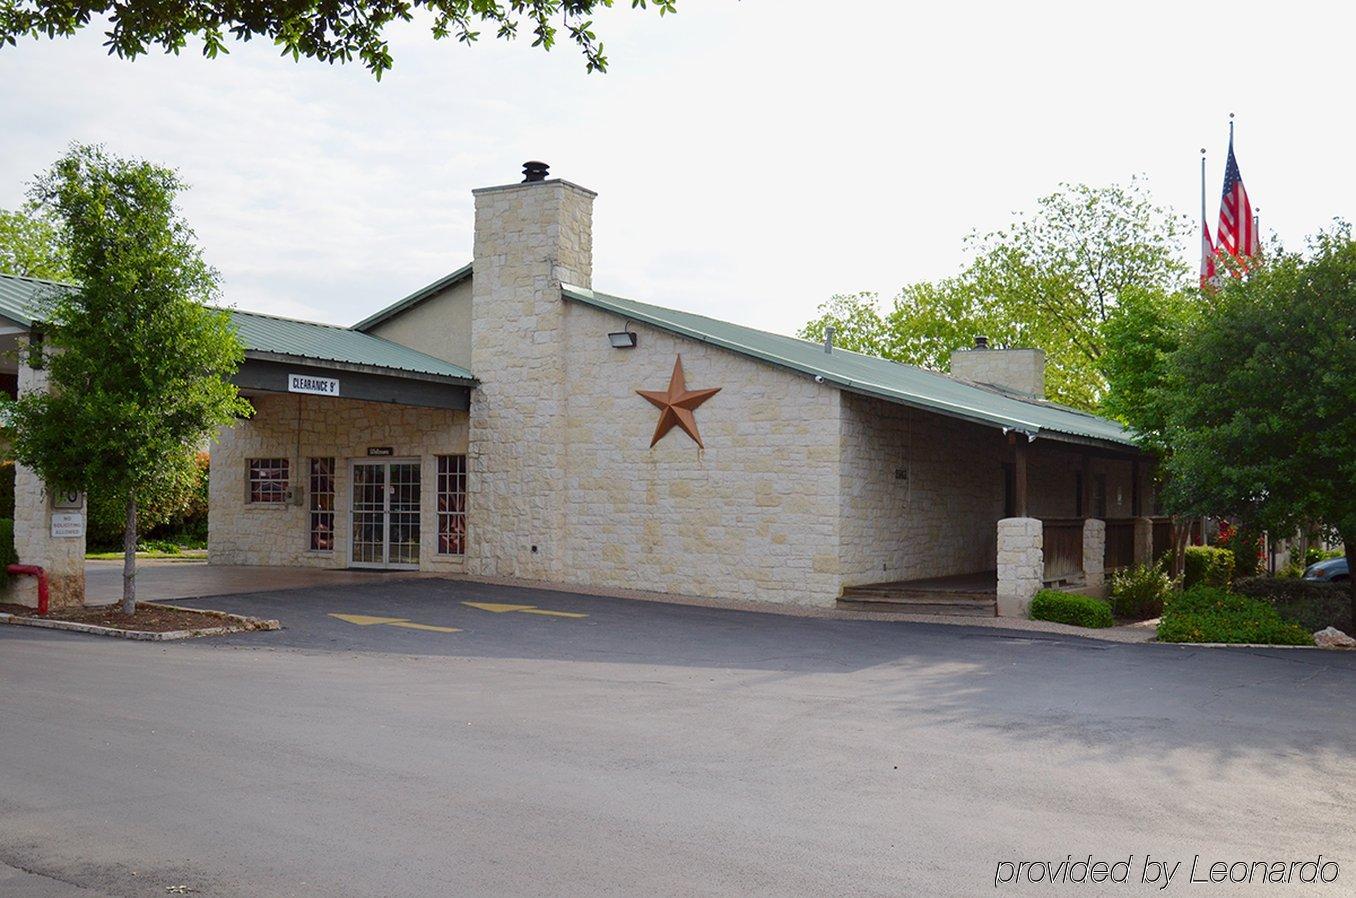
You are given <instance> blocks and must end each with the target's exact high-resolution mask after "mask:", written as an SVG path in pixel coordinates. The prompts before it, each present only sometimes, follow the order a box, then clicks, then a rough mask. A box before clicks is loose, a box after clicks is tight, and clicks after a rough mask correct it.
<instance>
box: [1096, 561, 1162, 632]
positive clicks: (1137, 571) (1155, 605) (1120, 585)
mask: <svg viewBox="0 0 1356 898" xmlns="http://www.w3.org/2000/svg"><path fill="white" fill-rule="evenodd" d="M1109 592H1110V595H1111V610H1112V612H1113V613H1115V615H1116V616H1117V617H1128V618H1133V619H1135V620H1148V619H1149V618H1151V617H1158V616H1159V615H1160V614H1162V613H1163V602H1164V600H1166V599H1167V597H1168V596H1169V595H1171V594H1172V578H1171V577H1169V576H1168V575H1167V574H1166V573H1164V572H1163V568H1162V567H1161V566H1160V565H1157V564H1154V565H1148V564H1137V565H1135V566H1134V567H1131V568H1126V569H1125V570H1123V571H1117V572H1116V573H1115V574H1112V575H1111V587H1110V590H1109Z"/></svg>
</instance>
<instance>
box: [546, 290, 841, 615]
mask: <svg viewBox="0 0 1356 898" xmlns="http://www.w3.org/2000/svg"><path fill="white" fill-rule="evenodd" d="M565 321H566V344H565V350H566V351H565V353H564V357H565V360H566V361H565V364H566V372H567V374H566V377H567V384H568V391H567V396H568V399H567V405H568V413H567V424H566V443H567V447H568V448H567V451H566V456H565V457H566V485H567V493H568V502H567V505H566V512H565V516H566V523H565V536H566V538H565V543H566V562H567V570H568V577H569V579H570V580H572V581H575V582H580V583H585V584H588V585H593V586H607V587H614V588H629V589H639V590H655V591H661V592H671V593H684V594H695V595H702V596H711V597H717V598H726V599H752V600H760V601H774V602H790V603H801V604H817V605H831V604H832V603H833V601H834V600H835V599H836V598H837V596H838V592H839V583H838V570H837V569H838V554H837V545H838V532H837V528H838V515H837V509H838V485H839V480H838V438H839V435H838V428H839V409H838V404H839V395H840V394H839V392H838V390H836V389H833V388H831V387H827V386H823V385H820V384H816V383H815V382H814V380H813V379H812V378H810V377H806V376H803V375H797V374H794V373H791V372H787V371H785V370H783V369H779V368H776V367H773V366H771V365H768V364H765V363H761V362H756V361H754V360H752V359H748V358H746V357H744V356H741V355H738V354H736V353H733V352H729V351H727V350H723V349H719V348H716V347H713V346H710V345H708V344H704V343H700V342H697V341H694V340H688V339H685V338H682V337H678V336H675V335H672V334H669V333H668V332H665V331H661V330H658V329H655V328H651V327H648V326H644V325H634V326H633V329H634V330H635V331H636V332H637V334H638V336H639V345H638V346H637V347H636V348H635V349H625V350H619V349H613V348H611V347H610V346H609V344H608V339H607V334H608V333H609V332H610V331H619V330H621V329H622V327H623V325H624V322H623V321H622V320H620V319H618V318H616V317H615V316H613V315H610V314H607V313H604V312H601V311H598V310H596V309H593V308H590V307H588V306H584V305H580V304H576V303H572V302H568V301H567V302H566V303H565ZM679 354H681V355H682V359H683V367H684V369H685V371H686V374H687V386H688V388H689V389H703V388H708V387H720V388H721V392H720V393H718V394H717V395H716V396H715V397H713V398H712V399H710V400H708V401H707V402H706V403H705V404H703V405H702V406H701V407H700V408H699V409H697V411H696V419H697V425H698V428H699V430H700V432H701V436H702V438H703V440H704V442H705V444H706V449H705V451H703V450H700V449H698V448H697V445H696V444H695V443H693V442H692V440H691V439H689V438H688V436H687V435H686V434H684V433H682V432H681V431H680V430H677V429H675V430H672V431H670V432H669V433H668V435H667V436H665V437H664V438H663V439H662V440H661V441H660V442H659V444H658V445H657V446H655V447H654V448H653V449H651V448H650V439H651V437H652V435H653V433H654V429H655V425H656V423H657V421H658V419H659V410H658V409H657V408H655V407H654V406H652V405H650V404H649V403H648V402H647V401H646V400H645V399H643V398H642V397H640V396H638V395H636V390H637V389H646V390H664V389H666V388H667V386H668V383H669V377H670V375H671V373H672V371H673V363H674V359H675V357H676V356H677V355H679Z"/></svg>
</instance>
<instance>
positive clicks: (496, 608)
mask: <svg viewBox="0 0 1356 898" xmlns="http://www.w3.org/2000/svg"><path fill="white" fill-rule="evenodd" d="M462 604H463V605H470V606H471V607H472V608H479V609H480V610H481V611H489V612H492V613H494V614H505V613H507V612H509V611H519V612H522V613H523V614H540V615H542V616H544V617H573V618H580V617H588V615H587V614H580V613H578V612H576V611H547V610H546V609H544V608H538V607H537V606H536V605H503V604H500V603H498V602H462Z"/></svg>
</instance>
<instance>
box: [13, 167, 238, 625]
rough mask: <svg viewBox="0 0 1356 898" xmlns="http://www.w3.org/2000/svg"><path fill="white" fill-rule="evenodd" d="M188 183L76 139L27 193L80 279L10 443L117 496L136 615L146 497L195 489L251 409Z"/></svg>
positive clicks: (51, 473) (55, 319) (55, 322)
mask: <svg viewBox="0 0 1356 898" xmlns="http://www.w3.org/2000/svg"><path fill="white" fill-rule="evenodd" d="M183 188H184V185H183V183H182V182H181V181H180V180H179V178H178V176H177V175H176V174H175V173H174V172H173V171H170V170H169V169H165V168H161V167H159V166H156V165H152V164H151V163H148V162H144V161H141V160H130V159H119V158H116V157H112V156H109V155H108V154H106V153H105V152H104V151H103V150H102V149H101V148H99V147H89V146H75V147H72V148H71V150H70V151H69V152H68V153H67V154H66V155H65V156H64V157H62V158H61V159H59V160H58V161H57V162H56V164H55V165H53V167H52V168H51V170H50V171H49V172H48V173H47V174H46V175H44V176H42V177H41V178H39V179H38V180H37V181H36V182H35V184H34V185H33V188H32V190H31V191H30V196H31V197H32V199H33V200H34V201H35V202H37V203H38V204H40V205H41V206H42V207H43V208H44V209H46V210H48V211H49V212H50V213H51V214H52V216H53V217H54V218H55V219H56V220H57V221H58V222H60V228H59V235H60V242H61V245H62V247H63V248H64V250H65V251H66V253H67V254H68V256H69V258H70V265H71V272H72V274H73V275H75V280H76V281H77V282H78V284H79V286H77V287H75V288H73V289H70V290H62V291H52V293H51V294H50V298H49V299H48V300H47V303H48V308H47V309H46V310H45V312H44V314H43V316H42V321H43V327H44V330H45V335H46V336H45V341H44V344H43V347H42V348H41V349H40V350H38V352H36V353H35V355H38V356H41V358H36V359H34V361H40V362H41V363H42V364H43V365H44V366H45V367H46V368H47V371H48V378H49V380H48V384H49V390H48V391H46V392H35V393H29V394H27V395H25V396H22V397H20V398H19V400H18V401H17V402H15V403H13V404H12V405H11V407H10V409H9V420H10V422H11V425H12V428H13V435H14V450H15V454H16V456H17V458H18V459H19V461H21V462H23V463H24V464H26V465H29V466H30V467H32V468H34V469H35V470H36V471H37V472H38V473H39V475H40V476H41V477H42V478H43V479H44V480H45V481H46V482H47V483H48V484H50V485H51V486H54V487H56V488H59V489H82V490H87V491H89V490H92V489H97V490H98V491H100V492H102V493H103V494H104V495H105V496H114V497H117V498H118V499H119V500H120V501H121V502H122V505H123V508H124V529H123V548H124V551H125V562H124V566H123V610H124V611H125V612H126V613H128V614H131V613H133V612H134V611H135V610H136V544H137V509H138V506H139V504H140V503H141V502H143V501H150V500H151V499H152V498H153V497H157V496H162V495H165V494H168V493H174V492H184V491H187V490H190V489H191V488H192V485H193V483H194V475H195V472H196V470H197V464H196V460H195V454H196V449H197V447H198V446H199V445H201V444H202V442H203V441H204V440H206V439H208V438H210V437H211V436H212V435H214V434H215V432H216V431H217V430H218V429H219V428H220V427H222V426H224V425H226V424H228V423H230V422H231V420H232V419H233V418H234V417H235V416H237V415H245V414H248V413H249V412H250V406H249V404H248V403H247V402H245V401H244V400H243V399H241V398H240V397H239V395H238V394H237V392H236V388H235V387H234V386H233V385H232V384H231V383H230V382H229V381H228V380H227V378H228V377H229V376H230V375H232V374H233V373H234V372H235V371H236V370H237V369H238V368H239V366H240V363H241V361H242V359H243V357H244V354H243V351H242V349H241V346H240V341H239V339H238V338H237V337H236V334H235V331H234V329H233V328H232V326H231V323H230V319H229V318H228V317H227V315H226V314H225V313H224V312H221V311H219V310H215V309H211V308H208V307H207V305H206V303H207V302H209V301H211V300H212V299H213V298H214V297H215V296H216V294H217V274H216V272H215V271H214V270H213V269H212V268H210V267H209V266H208V265H207V264H206V263H205V262H204V261H203V258H202V253H201V251H200V250H199V249H198V247H197V245H196V241H195V237H194V235H193V232H192V231H191V230H190V229H189V227H188V225H187V224H186V223H185V222H184V220H183V219H182V218H181V217H180V216H179V214H178V212H177V210H176V208H175V198H176V196H177V194H178V193H179V191H181V190H182V189H183Z"/></svg>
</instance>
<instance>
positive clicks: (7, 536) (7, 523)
mask: <svg viewBox="0 0 1356 898" xmlns="http://www.w3.org/2000/svg"><path fill="white" fill-rule="evenodd" d="M18 563H19V553H18V552H17V551H16V550H15V548H14V519H13V518H0V586H4V585H6V584H7V583H9V571H7V570H5V568H7V567H9V566H10V565H11V564H18Z"/></svg>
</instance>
